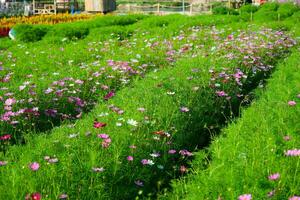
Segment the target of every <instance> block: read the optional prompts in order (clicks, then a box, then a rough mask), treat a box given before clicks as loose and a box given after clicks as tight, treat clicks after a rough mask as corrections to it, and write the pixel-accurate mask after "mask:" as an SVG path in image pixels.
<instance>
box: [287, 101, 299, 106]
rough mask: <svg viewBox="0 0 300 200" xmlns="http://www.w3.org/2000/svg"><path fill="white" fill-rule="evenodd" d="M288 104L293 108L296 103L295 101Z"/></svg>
mask: <svg viewBox="0 0 300 200" xmlns="http://www.w3.org/2000/svg"><path fill="white" fill-rule="evenodd" d="M288 104H289V106H295V105H296V104H297V103H296V101H289V102H288Z"/></svg>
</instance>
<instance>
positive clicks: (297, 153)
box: [284, 149, 300, 156]
mask: <svg viewBox="0 0 300 200" xmlns="http://www.w3.org/2000/svg"><path fill="white" fill-rule="evenodd" d="M284 154H285V155H286V156H300V149H290V150H287V151H285V152H284Z"/></svg>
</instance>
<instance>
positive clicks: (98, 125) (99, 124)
mask: <svg viewBox="0 0 300 200" xmlns="http://www.w3.org/2000/svg"><path fill="white" fill-rule="evenodd" d="M105 126H106V123H102V122H97V121H95V122H94V128H102V127H105Z"/></svg>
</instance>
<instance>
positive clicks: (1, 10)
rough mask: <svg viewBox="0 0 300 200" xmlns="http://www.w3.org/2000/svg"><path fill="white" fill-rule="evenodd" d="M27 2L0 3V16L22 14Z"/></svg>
mask: <svg viewBox="0 0 300 200" xmlns="http://www.w3.org/2000/svg"><path fill="white" fill-rule="evenodd" d="M27 5H28V4H27V3H20V2H7V3H0V17H3V16H19V15H24V12H25V6H27Z"/></svg>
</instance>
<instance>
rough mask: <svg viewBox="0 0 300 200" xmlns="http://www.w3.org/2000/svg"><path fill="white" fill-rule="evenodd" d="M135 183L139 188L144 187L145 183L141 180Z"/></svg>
mask: <svg viewBox="0 0 300 200" xmlns="http://www.w3.org/2000/svg"><path fill="white" fill-rule="evenodd" d="M134 183H135V184H136V185H137V186H140V187H142V186H144V182H143V181H141V180H136V181H134Z"/></svg>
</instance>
